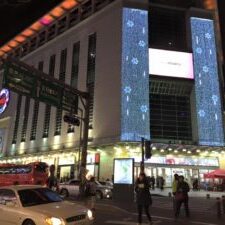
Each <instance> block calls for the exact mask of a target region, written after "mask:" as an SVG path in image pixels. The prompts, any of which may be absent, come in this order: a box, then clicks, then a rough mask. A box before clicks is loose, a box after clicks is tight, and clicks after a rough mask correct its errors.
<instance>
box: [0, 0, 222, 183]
mask: <svg viewBox="0 0 225 225" xmlns="http://www.w3.org/2000/svg"><path fill="white" fill-rule="evenodd" d="M66 3H67V5H66ZM69 3H70V4H69ZM203 3H204V2H203V1H197V0H196V1H191V3H190V2H189V1H186V0H185V1H180V0H179V1H175V0H171V1H168V0H167V1H163V0H152V1H147V0H142V1H140V0H139V1H138V0H136V1H135V0H126V1H122V0H117V1H109V0H108V1H107V0H105V1H104V0H101V1H99V0H87V1H83V2H82V3H81V4H78V3H76V1H65V2H64V3H62V4H64V5H60V6H58V8H56V9H53V10H52V11H51V12H50V13H49V14H48V15H45V16H44V17H43V18H41V19H40V20H39V21H37V22H36V23H35V24H33V25H31V27H30V28H27V29H26V30H25V31H24V32H22V33H21V34H20V35H18V36H17V37H15V39H13V40H11V41H10V42H9V43H7V44H6V45H4V46H3V47H2V48H1V49H0V54H1V55H2V56H4V55H7V54H8V55H11V56H14V57H16V58H18V59H20V60H23V61H24V62H26V63H28V64H30V65H33V66H34V67H36V68H38V69H39V70H42V71H44V72H45V73H48V74H49V75H50V76H54V77H55V78H57V79H59V80H61V81H62V82H65V83H67V84H70V85H71V86H73V87H74V88H77V89H79V90H83V91H86V90H87V88H88V89H89V91H90V94H91V96H92V103H91V109H90V130H89V155H88V167H87V168H88V169H89V170H90V171H91V172H92V173H93V174H95V175H96V176H97V177H99V178H100V179H101V178H105V179H106V178H111V176H112V171H113V159H114V158H116V157H117V158H118V157H132V158H134V159H135V174H137V173H138V172H139V162H140V160H141V150H140V140H141V137H144V138H146V139H150V140H151V141H152V143H153V144H152V152H153V157H152V158H151V159H150V160H148V161H146V173H147V174H148V175H149V176H152V175H154V176H163V177H164V178H165V180H166V185H168V186H170V185H171V179H172V177H173V174H174V173H179V174H183V175H185V177H187V179H189V180H190V181H191V180H192V179H193V178H199V179H201V178H202V177H203V173H206V172H207V171H209V170H213V169H215V168H218V167H220V163H221V162H220V161H219V156H220V159H221V158H222V157H223V154H224V151H223V147H224V128H223V127H224V125H223V124H224V123H223V108H222V101H223V99H222V96H221V94H220V93H221V82H220V80H221V76H222V74H221V70H220V63H221V60H220V55H217V48H218V47H217V46H218V43H219V41H218V40H219V39H218V38H217V32H215V30H216V29H215V16H214V15H215V14H214V11H211V10H208V9H205V5H204V4H203ZM66 7H67V10H66ZM81 8H82V10H80V9H81ZM55 13H58V14H57V15H58V17H59V19H58V20H54V17H53V16H52V15H53V14H55ZM34 29H37V32H34V33H33V30H34ZM18 40H19V41H18ZM18 43H19V44H18ZM10 96H11V100H10V101H11V102H12V103H10V101H9V103H8V107H7V109H6V111H5V112H4V114H2V115H1V117H0V119H1V120H0V124H1V130H2V135H3V136H4V144H3V145H2V149H1V155H2V157H1V159H2V160H1V161H4V162H5V161H7V162H14V161H18V162H21V163H22V162H24V161H31V160H43V161H46V162H48V163H49V164H52V163H54V164H56V165H57V166H58V174H59V176H60V177H71V176H74V173H75V174H76V173H77V169H76V165H77V164H78V161H79V145H80V140H81V139H82V136H81V135H80V127H72V126H70V125H68V124H65V123H63V121H62V117H63V115H64V114H65V112H63V111H62V110H61V109H60V108H59V109H56V108H55V107H52V106H51V105H46V104H44V103H42V102H38V101H34V100H33V99H29V98H27V97H24V96H20V95H18V94H15V93H11V94H10ZM79 108H80V109H79V110H78V115H79V116H80V117H82V116H83V109H82V107H81V104H80V105H79ZM81 125H82V124H81ZM3 131H4V132H3ZM0 134H1V133H0Z"/></svg>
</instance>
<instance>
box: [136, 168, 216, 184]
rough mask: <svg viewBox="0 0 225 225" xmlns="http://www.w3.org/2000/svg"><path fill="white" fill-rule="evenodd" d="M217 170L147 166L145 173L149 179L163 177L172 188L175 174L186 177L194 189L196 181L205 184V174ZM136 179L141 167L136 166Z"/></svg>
mask: <svg viewBox="0 0 225 225" xmlns="http://www.w3.org/2000/svg"><path fill="white" fill-rule="evenodd" d="M214 169H215V168H205V169H203V168H200V167H199V168H196V167H172V166H171V167H162V166H157V165H150V164H145V173H146V176H147V177H153V176H154V178H155V179H157V177H163V179H164V181H165V187H171V186H172V182H173V176H174V174H175V173H177V174H178V175H182V176H184V178H185V180H186V181H187V182H188V183H189V185H190V186H191V187H192V183H193V181H194V179H198V181H199V182H203V181H204V179H203V174H204V173H207V172H209V171H212V170H214ZM134 171H135V173H134V176H135V178H136V177H137V176H138V174H139V173H140V166H139V165H138V164H136V165H135V170H134Z"/></svg>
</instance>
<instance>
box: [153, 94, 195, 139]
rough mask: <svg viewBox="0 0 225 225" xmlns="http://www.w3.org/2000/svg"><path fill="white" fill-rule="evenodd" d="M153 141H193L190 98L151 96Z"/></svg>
mask: <svg viewBox="0 0 225 225" xmlns="http://www.w3.org/2000/svg"><path fill="white" fill-rule="evenodd" d="M150 102H151V107H150V118H151V121H150V124H151V125H150V130H151V138H152V139H166V140H172V141H173V140H177V141H179V140H181V141H191V140H192V130H191V109H190V100H189V96H174V95H164V94H150Z"/></svg>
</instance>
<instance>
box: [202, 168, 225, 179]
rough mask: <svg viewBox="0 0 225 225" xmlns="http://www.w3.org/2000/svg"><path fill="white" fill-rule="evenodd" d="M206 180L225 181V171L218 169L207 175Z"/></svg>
mask: <svg viewBox="0 0 225 225" xmlns="http://www.w3.org/2000/svg"><path fill="white" fill-rule="evenodd" d="M204 178H222V179H225V170H222V169H217V170H214V171H212V172H210V173H205V174H204Z"/></svg>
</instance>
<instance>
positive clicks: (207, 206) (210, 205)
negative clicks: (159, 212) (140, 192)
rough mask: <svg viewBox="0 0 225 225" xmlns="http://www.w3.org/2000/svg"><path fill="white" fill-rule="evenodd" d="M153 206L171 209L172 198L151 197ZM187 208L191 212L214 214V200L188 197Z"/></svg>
mask: <svg viewBox="0 0 225 225" xmlns="http://www.w3.org/2000/svg"><path fill="white" fill-rule="evenodd" d="M152 207H153V208H160V209H165V210H173V198H163V197H153V206H152ZM189 208H190V210H191V211H192V212H196V213H201V214H204V213H211V214H216V213H217V211H216V209H217V208H216V201H215V200H213V199H211V200H201V201H199V200H198V199H192V198H190V199H189Z"/></svg>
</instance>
